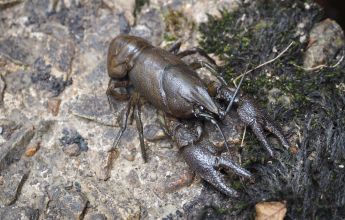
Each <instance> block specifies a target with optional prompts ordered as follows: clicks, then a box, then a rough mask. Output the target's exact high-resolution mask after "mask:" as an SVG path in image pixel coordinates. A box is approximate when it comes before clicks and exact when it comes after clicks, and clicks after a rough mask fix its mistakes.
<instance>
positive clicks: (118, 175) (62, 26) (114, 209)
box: [0, 0, 243, 219]
mask: <svg viewBox="0 0 345 220" xmlns="http://www.w3.org/2000/svg"><path fill="white" fill-rule="evenodd" d="M193 2H194V1H186V2H184V1H171V2H169V1H168V2H166V1H152V2H151V3H150V5H149V6H148V5H144V6H143V7H142V10H141V11H137V13H136V15H135V16H134V14H133V12H134V11H135V10H136V7H137V6H136V5H135V1H134V0H133V1H119V2H116V4H114V2H113V1H86V2H81V1H69V0H67V1H58V2H56V1H52V0H45V1H38V0H33V1H0V10H1V13H0V19H1V21H2V22H1V23H0V30H1V31H0V219H83V218H84V219H139V218H140V219H157V218H165V217H167V218H175V217H176V218H182V217H183V216H186V215H187V211H188V210H187V209H186V208H185V206H186V204H189V203H191V202H192V201H194V200H195V199H197V198H199V196H200V193H201V191H202V190H203V188H204V187H205V186H204V185H203V184H201V182H200V180H198V179H197V180H196V181H195V178H194V176H195V175H194V173H193V172H192V171H191V170H190V169H189V167H188V166H187V165H186V163H185V162H184V160H183V158H182V157H181V155H180V153H179V150H178V149H177V148H176V146H175V145H174V143H173V141H172V140H170V139H169V138H168V137H167V135H166V134H165V132H164V130H163V129H162V128H161V124H160V123H159V114H157V110H156V109H155V108H154V107H152V106H151V105H150V104H148V103H144V105H143V106H142V118H143V123H144V135H145V138H146V141H145V142H146V144H147V146H148V149H147V154H148V162H147V163H143V161H142V159H141V155H140V154H141V153H140V147H139V139H138V133H137V131H136V125H135V122H133V123H132V124H130V125H129V127H128V129H127V130H126V131H125V133H124V135H123V137H122V139H121V141H120V144H119V147H118V149H116V150H114V149H112V144H113V142H114V138H115V135H116V133H117V132H118V130H119V127H118V126H119V121H120V120H121V115H122V113H123V112H124V110H125V107H126V102H117V103H116V105H114V110H115V111H112V110H111V108H110V106H109V104H108V100H107V97H106V95H105V91H106V88H107V85H108V79H109V78H108V76H107V71H106V55H107V50H108V45H109V42H110V41H111V40H112V39H113V38H114V37H115V36H117V35H118V34H120V33H130V34H135V35H139V36H141V37H144V38H147V39H148V40H149V41H151V42H153V43H154V44H155V45H161V46H166V45H167V44H170V43H171V42H172V41H171V39H167V38H166V35H165V32H166V30H167V28H166V23H167V20H166V17H167V15H168V14H169V11H171V10H173V11H179V12H181V13H182V14H183V16H185V18H182V19H183V22H182V24H183V25H185V26H183V25H182V26H183V27H188V28H189V27H193V28H192V29H189V30H188V32H186V33H185V35H183V36H182V35H181V36H180V37H182V38H183V39H184V40H185V41H186V43H185V44H184V45H183V46H184V47H189V46H196V36H197V31H195V30H196V29H195V24H198V23H200V22H201V21H204V20H205V19H206V16H205V13H206V11H207V12H209V13H213V12H214V13H218V12H217V11H216V10H214V9H215V8H217V7H216V6H215V5H216V4H211V6H212V10H211V11H208V10H206V9H208V8H207V7H209V6H210V3H209V2H206V1H203V2H200V3H198V7H197V8H199V15H198V16H199V17H200V19H199V17H198V18H194V17H190V18H188V14H193V13H192V12H193V10H194V9H193V7H192V5H193V4H194V3H193ZM219 2H220V3H221V5H224V6H226V7H228V9H231V8H232V7H233V6H234V4H235V3H234V1H219ZM229 2H230V3H231V4H228V3H229ZM207 5H208V6H207ZM178 22H180V21H178ZM169 24H171V21H170V23H169ZM182 26H181V27H182ZM182 33H183V32H182ZM187 35H189V36H187ZM208 126H210V125H208ZM242 128H243V125H242V126H241V125H240V126H239V129H242ZM207 129H208V127H207ZM231 129H232V128H231ZM226 132H227V135H228V134H230V133H232V134H233V135H235V136H236V135H237V134H236V132H238V129H237V130H236V132H235V131H234V130H229V131H226ZM217 135H218V134H217ZM210 136H213V134H211V135H210ZM217 138H218V136H217V137H215V138H214V141H216V140H217ZM236 138H237V136H236ZM220 144H221V143H220ZM214 193H216V194H217V195H220V194H219V193H217V192H214Z"/></svg>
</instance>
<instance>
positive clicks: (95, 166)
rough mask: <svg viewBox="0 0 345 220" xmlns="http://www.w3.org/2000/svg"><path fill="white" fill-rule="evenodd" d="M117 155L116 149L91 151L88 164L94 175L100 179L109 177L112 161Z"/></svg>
mask: <svg viewBox="0 0 345 220" xmlns="http://www.w3.org/2000/svg"><path fill="white" fill-rule="evenodd" d="M117 157H118V153H117V152H116V151H110V152H104V151H100V152H91V153H90V157H89V159H90V164H91V169H92V170H93V171H94V172H95V174H96V176H97V178H98V179H100V180H107V179H109V177H110V172H111V169H112V165H113V161H114V160H115V159H116V158H117Z"/></svg>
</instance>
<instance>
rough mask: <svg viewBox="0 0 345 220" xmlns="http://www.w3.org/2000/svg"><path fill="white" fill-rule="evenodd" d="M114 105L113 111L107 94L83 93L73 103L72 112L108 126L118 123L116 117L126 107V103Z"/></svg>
mask: <svg viewBox="0 0 345 220" xmlns="http://www.w3.org/2000/svg"><path fill="white" fill-rule="evenodd" d="M114 107H115V108H114V112H113V111H112V110H111V108H110V106H109V104H108V100H107V97H106V96H105V95H103V96H89V95H81V96H79V97H77V99H76V100H75V101H74V102H72V103H71V111H72V114H74V115H76V116H78V117H81V118H85V119H88V120H92V121H96V122H98V123H101V124H104V125H107V126H114V125H116V124H117V120H116V118H115V117H116V116H119V114H120V112H121V111H122V110H123V108H124V107H125V103H123V104H122V105H121V104H120V105H115V106H114Z"/></svg>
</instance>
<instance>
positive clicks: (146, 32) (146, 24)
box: [130, 8, 164, 45]
mask: <svg viewBox="0 0 345 220" xmlns="http://www.w3.org/2000/svg"><path fill="white" fill-rule="evenodd" d="M163 32H164V22H163V17H162V15H161V13H159V11H158V10H157V9H155V8H151V9H149V10H147V11H145V12H144V13H142V14H141V16H139V17H138V18H137V26H135V27H133V28H132V30H131V32H130V34H132V35H136V36H140V37H143V38H145V39H147V40H148V41H149V42H151V43H152V44H153V45H160V43H161V42H162V38H163Z"/></svg>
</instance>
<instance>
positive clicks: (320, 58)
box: [303, 19, 345, 69]
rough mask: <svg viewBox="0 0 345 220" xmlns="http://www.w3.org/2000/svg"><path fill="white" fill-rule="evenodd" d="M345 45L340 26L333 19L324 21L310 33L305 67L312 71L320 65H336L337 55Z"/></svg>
mask: <svg viewBox="0 0 345 220" xmlns="http://www.w3.org/2000/svg"><path fill="white" fill-rule="evenodd" d="M344 45H345V38H344V33H343V30H342V29H341V27H340V26H339V24H337V23H336V22H335V21H333V20H331V19H326V20H323V21H322V22H320V23H318V24H316V25H315V26H314V27H313V29H312V30H311V31H310V36H309V46H308V49H307V51H306V52H305V56H304V62H303V67H304V68H306V69H312V68H315V67H318V66H320V65H334V64H336V63H337V61H336V60H335V61H334V58H335V55H336V54H337V53H338V52H339V51H340V49H341V48H343V47H344ZM331 61H332V62H333V63H331Z"/></svg>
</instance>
